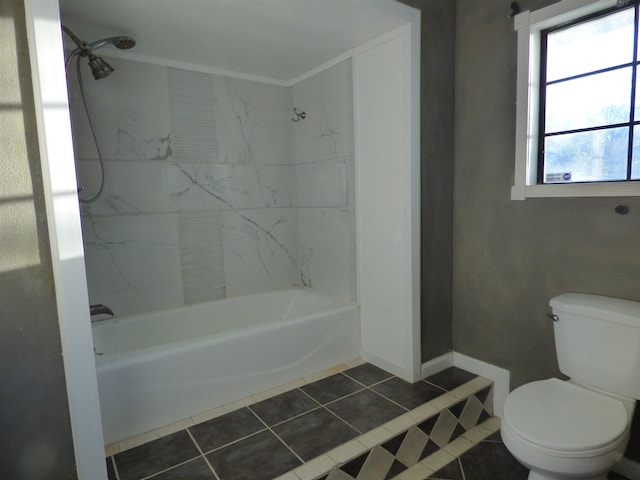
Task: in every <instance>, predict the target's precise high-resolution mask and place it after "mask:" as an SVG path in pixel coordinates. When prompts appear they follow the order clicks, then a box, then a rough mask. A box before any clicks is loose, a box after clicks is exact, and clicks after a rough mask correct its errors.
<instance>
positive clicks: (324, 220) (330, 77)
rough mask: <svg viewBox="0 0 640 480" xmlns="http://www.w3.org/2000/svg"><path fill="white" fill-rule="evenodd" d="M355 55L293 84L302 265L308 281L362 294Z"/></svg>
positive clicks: (340, 291) (325, 289) (302, 278)
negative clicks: (298, 118)
mask: <svg viewBox="0 0 640 480" xmlns="http://www.w3.org/2000/svg"><path fill="white" fill-rule="evenodd" d="M352 85H353V83H352V77H351V61H350V60H348V61H345V62H342V63H340V64H338V65H335V66H333V67H331V68H329V69H327V70H324V71H322V72H320V73H318V74H317V75H314V76H313V77H310V78H308V79H306V80H304V81H302V82H300V83H298V84H297V85H295V86H293V103H294V105H295V107H296V108H297V109H298V111H304V112H305V113H306V118H305V119H304V120H302V121H301V122H299V123H297V124H295V126H294V134H293V138H294V145H295V156H294V159H295V165H296V187H297V188H296V194H297V203H296V204H297V206H298V237H299V245H298V249H299V250H298V252H299V253H298V265H299V270H300V281H301V283H302V284H303V285H305V286H308V287H312V288H314V289H317V290H320V291H323V292H326V293H330V294H332V295H336V296H339V297H343V298H345V299H348V300H351V301H354V302H355V301H356V300H357V284H356V233H355V232H356V226H355V176H354V128H353V90H352Z"/></svg>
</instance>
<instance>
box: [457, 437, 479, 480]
mask: <svg viewBox="0 0 640 480" xmlns="http://www.w3.org/2000/svg"><path fill="white" fill-rule="evenodd" d="M476 445H477V444H476ZM476 445H474V447H475V446H476ZM456 460H457V461H458V467H460V473H462V480H467V476H466V475H465V473H464V468H463V467H462V459H461V458H460V457H458V458H456Z"/></svg>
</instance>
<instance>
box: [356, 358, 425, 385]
mask: <svg viewBox="0 0 640 480" xmlns="http://www.w3.org/2000/svg"><path fill="white" fill-rule="evenodd" d="M360 358H362V359H363V360H364V361H366V362H369V363H372V364H373V365H375V366H376V367H380V368H382V369H383V370H385V371H387V372H389V373H392V374H394V375H395V376H396V377H400V378H401V379H403V380H405V381H407V382H411V383H413V382H414V381H415V380H414V379H413V378H412V372H409V371H407V370H406V369H404V368H402V367H401V366H399V365H396V364H394V363H391V362H388V361H387V360H385V359H384V358H381V357H379V356H377V355H374V354H372V353H369V352H365V351H361V352H360Z"/></svg>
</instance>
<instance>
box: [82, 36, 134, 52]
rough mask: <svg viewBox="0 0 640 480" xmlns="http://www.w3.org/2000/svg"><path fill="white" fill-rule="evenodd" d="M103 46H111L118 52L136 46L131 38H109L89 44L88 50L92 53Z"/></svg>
mask: <svg viewBox="0 0 640 480" xmlns="http://www.w3.org/2000/svg"><path fill="white" fill-rule="evenodd" d="M105 45H113V46H114V47H116V48H119V49H120V50H129V49H130V48H133V47H135V46H136V41H135V39H134V38H132V37H110V38H103V39H102V40H96V41H95V42H92V43H90V44H89V50H91V51H92V52H93V51H94V50H97V49H98V48H101V47H104V46H105Z"/></svg>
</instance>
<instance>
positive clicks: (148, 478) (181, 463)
mask: <svg viewBox="0 0 640 480" xmlns="http://www.w3.org/2000/svg"><path fill="white" fill-rule="evenodd" d="M201 456H202V455H196V456H195V457H193V458H190V459H189V460H185V461H184V462H180V463H176V464H175V465H171V466H170V467H168V468H165V469H164V470H160V471H159V472H156V473H154V474H152V475H149V476H148V477H143V478H141V479H140V480H152V479H154V478H156V477H157V476H158V475H161V474H163V473H166V472H169V471H171V470H174V469H176V468H178V467H181V466H182V465H186V464H187V463H189V462H193V461H194V460H196V459H197V458H199V457H201ZM218 480H219V479H218Z"/></svg>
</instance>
